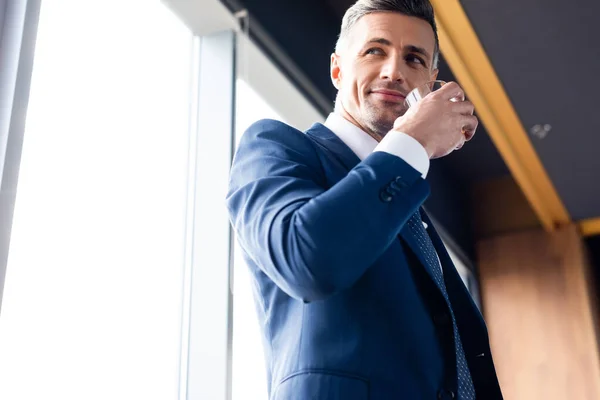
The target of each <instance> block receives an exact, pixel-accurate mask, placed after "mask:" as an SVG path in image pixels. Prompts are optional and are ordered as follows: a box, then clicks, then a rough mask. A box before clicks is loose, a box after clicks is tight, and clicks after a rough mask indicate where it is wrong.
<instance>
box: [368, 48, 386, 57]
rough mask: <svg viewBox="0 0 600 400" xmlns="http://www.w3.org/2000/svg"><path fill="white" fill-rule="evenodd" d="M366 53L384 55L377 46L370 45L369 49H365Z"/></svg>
mask: <svg viewBox="0 0 600 400" xmlns="http://www.w3.org/2000/svg"><path fill="white" fill-rule="evenodd" d="M366 54H374V55H384V54H385V53H384V51H383V50H382V49H380V48H379V47H371V48H370V49H368V50H367V51H365V55H366Z"/></svg>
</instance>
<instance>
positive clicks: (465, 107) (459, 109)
mask: <svg viewBox="0 0 600 400" xmlns="http://www.w3.org/2000/svg"><path fill="white" fill-rule="evenodd" d="M452 110H453V111H454V112H456V113H459V114H464V115H473V112H474V111H475V106H474V105H473V103H471V102H470V101H468V100H464V101H460V102H458V103H454V104H452Z"/></svg>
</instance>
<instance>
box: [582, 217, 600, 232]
mask: <svg viewBox="0 0 600 400" xmlns="http://www.w3.org/2000/svg"><path fill="white" fill-rule="evenodd" d="M578 225H579V230H580V231H581V235H582V236H594V235H599V234H600V217H598V218H590V219H584V220H582V221H579V222H578Z"/></svg>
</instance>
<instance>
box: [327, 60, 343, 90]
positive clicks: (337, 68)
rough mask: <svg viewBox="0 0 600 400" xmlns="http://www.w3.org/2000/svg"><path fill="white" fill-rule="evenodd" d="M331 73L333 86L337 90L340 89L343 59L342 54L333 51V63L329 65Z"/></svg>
mask: <svg viewBox="0 0 600 400" xmlns="http://www.w3.org/2000/svg"><path fill="white" fill-rule="evenodd" d="M329 75H330V77H331V82H332V83H333V86H335V88H336V89H337V90H340V83H341V81H342V68H341V60H340V56H339V55H337V54H335V53H332V54H331V65H330V67H329Z"/></svg>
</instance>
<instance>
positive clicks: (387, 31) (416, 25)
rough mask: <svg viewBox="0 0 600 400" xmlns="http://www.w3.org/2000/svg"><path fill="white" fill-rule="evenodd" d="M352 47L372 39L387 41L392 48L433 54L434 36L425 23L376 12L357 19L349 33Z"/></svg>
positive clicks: (388, 13)
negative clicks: (422, 50)
mask: <svg viewBox="0 0 600 400" xmlns="http://www.w3.org/2000/svg"><path fill="white" fill-rule="evenodd" d="M349 36H350V42H351V46H352V47H362V46H364V45H365V44H366V43H367V42H368V41H369V40H370V39H372V38H384V39H387V40H389V41H390V42H391V43H392V45H393V46H394V47H399V48H400V47H405V46H408V45H412V46H418V47H423V48H425V49H426V50H428V51H429V54H433V49H434V47H435V36H434V34H433V29H432V28H431V25H429V23H428V22H427V21H424V20H422V19H420V18H416V17H409V16H407V15H404V14H400V13H397V12H377V13H371V14H367V15H365V16H364V17H362V18H361V19H359V20H358V21H357V22H356V24H355V25H354V27H353V28H352V30H351V32H350V35H349Z"/></svg>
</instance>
